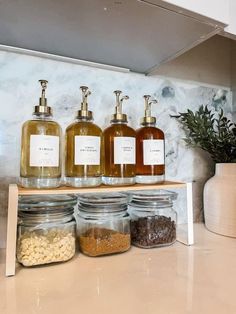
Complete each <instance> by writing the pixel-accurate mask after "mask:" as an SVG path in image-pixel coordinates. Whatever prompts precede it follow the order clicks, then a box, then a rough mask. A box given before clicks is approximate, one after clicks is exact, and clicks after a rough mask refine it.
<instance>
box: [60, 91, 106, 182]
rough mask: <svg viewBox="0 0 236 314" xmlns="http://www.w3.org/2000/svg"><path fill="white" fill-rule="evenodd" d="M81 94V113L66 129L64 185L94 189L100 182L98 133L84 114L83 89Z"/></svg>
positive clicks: (85, 99)
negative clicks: (92, 187)
mask: <svg viewBox="0 0 236 314" xmlns="http://www.w3.org/2000/svg"><path fill="white" fill-rule="evenodd" d="M80 89H81V91H82V103H81V109H80V110H78V113H77V117H76V120H75V122H74V123H72V124H71V125H69V126H68V127H67V129H66V158H65V159H66V160H65V176H66V184H67V185H69V186H74V187H86V186H98V185H100V184H101V182H102V179H101V176H102V165H101V163H102V150H101V145H102V130H101V129H100V128H99V127H98V126H97V125H96V124H94V123H93V113H92V111H89V110H88V96H89V95H90V94H91V92H90V91H89V89H88V87H87V86H81V87H80Z"/></svg>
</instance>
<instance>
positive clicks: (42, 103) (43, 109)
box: [34, 80, 52, 116]
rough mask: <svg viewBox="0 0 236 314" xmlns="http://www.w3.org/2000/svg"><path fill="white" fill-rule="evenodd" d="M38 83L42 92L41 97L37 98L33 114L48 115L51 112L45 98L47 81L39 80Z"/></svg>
mask: <svg viewBox="0 0 236 314" xmlns="http://www.w3.org/2000/svg"><path fill="white" fill-rule="evenodd" d="M39 83H40V84H41V87H42V94H41V97H40V98H39V104H38V106H35V107H34V114H36V115H41V114H44V115H47V116H50V115H51V114H52V108H51V107H49V106H48V105H47V98H46V97H45V93H46V89H47V84H48V81H46V80H39Z"/></svg>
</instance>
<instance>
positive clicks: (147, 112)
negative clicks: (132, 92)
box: [141, 95, 157, 125]
mask: <svg viewBox="0 0 236 314" xmlns="http://www.w3.org/2000/svg"><path fill="white" fill-rule="evenodd" d="M143 98H144V101H145V116H144V117H143V118H142V120H141V124H143V125H145V124H149V123H150V124H154V123H156V118H155V117H152V116H151V114H152V112H151V105H152V104H157V100H156V99H152V100H150V98H151V96H150V95H144V96H143ZM149 100H150V101H149Z"/></svg>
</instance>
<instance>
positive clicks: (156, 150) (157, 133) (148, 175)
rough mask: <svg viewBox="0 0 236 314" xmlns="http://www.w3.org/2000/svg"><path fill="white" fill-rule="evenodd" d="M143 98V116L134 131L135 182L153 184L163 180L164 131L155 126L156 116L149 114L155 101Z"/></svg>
mask: <svg viewBox="0 0 236 314" xmlns="http://www.w3.org/2000/svg"><path fill="white" fill-rule="evenodd" d="M143 97H144V100H145V116H144V117H143V118H142V119H141V125H142V127H141V128H140V129H138V130H137V131H136V146H137V151H136V162H137V163H136V182H137V183H143V184H154V183H158V182H163V181H164V176H165V145H164V133H163V131H162V130H160V129H158V128H157V127H156V118H155V117H152V115H151V105H152V104H155V103H157V101H156V100H150V98H151V96H150V95H145V96H143Z"/></svg>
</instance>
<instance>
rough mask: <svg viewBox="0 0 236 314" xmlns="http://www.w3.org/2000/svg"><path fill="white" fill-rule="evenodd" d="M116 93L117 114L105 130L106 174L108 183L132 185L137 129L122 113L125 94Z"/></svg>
mask: <svg viewBox="0 0 236 314" xmlns="http://www.w3.org/2000/svg"><path fill="white" fill-rule="evenodd" d="M114 93H115V95H116V107H115V110H116V111H115V114H113V115H112V119H111V126H109V127H108V128H106V129H105V130H104V132H103V142H104V176H103V183H104V184H106V185H132V184H134V183H135V131H134V130H133V129H132V128H131V127H129V126H128V125H127V123H128V120H127V115H126V114H124V113H122V103H123V100H124V99H129V97H128V96H124V97H122V98H121V99H120V95H121V93H122V92H121V91H118V90H117V91H114Z"/></svg>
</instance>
